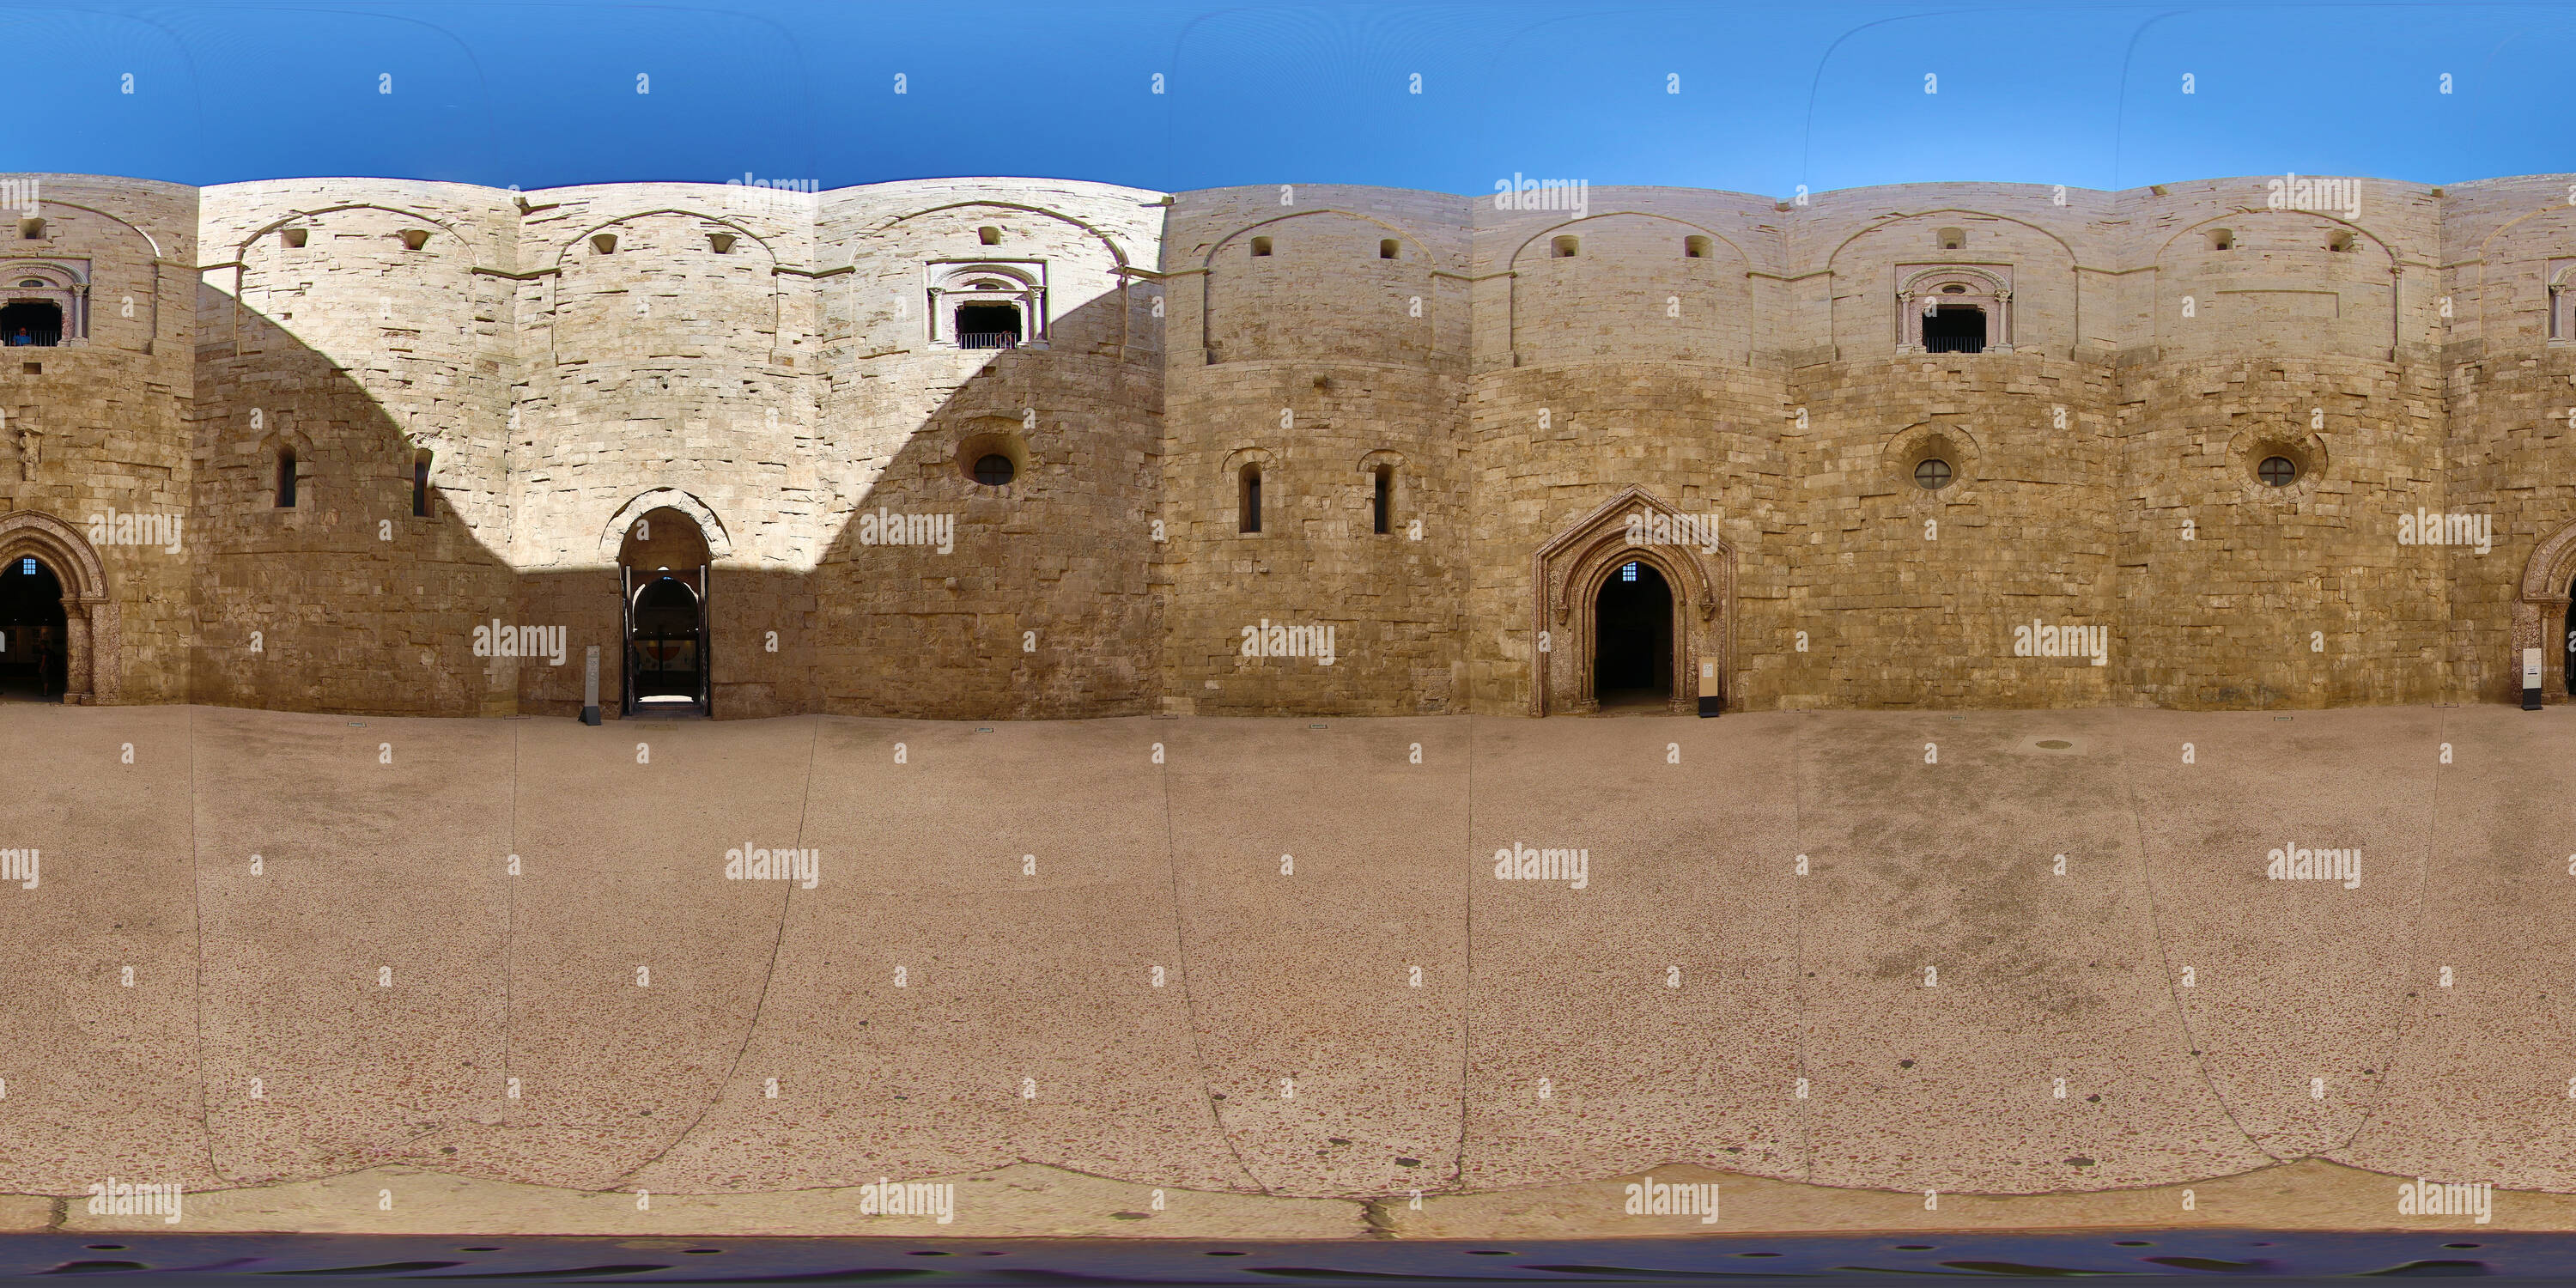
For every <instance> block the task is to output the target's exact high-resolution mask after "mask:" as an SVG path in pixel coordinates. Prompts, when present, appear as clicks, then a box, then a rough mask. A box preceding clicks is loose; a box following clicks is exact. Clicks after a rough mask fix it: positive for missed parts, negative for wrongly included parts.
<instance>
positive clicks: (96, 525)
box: [0, 174, 209, 702]
mask: <svg viewBox="0 0 2576 1288" xmlns="http://www.w3.org/2000/svg"><path fill="white" fill-rule="evenodd" d="M24 179H26V180H31V181H32V182H33V184H34V193H33V194H32V195H33V196H34V202H33V203H32V206H33V208H32V209H30V208H28V207H23V206H12V207H11V208H10V209H8V211H7V212H6V215H5V218H0V298H7V299H17V298H30V299H36V298H43V299H52V300H55V301H56V302H57V303H58V305H59V304H69V305H70V306H71V308H72V309H73V310H74V313H75V316H74V317H72V318H67V319H66V321H67V326H66V329H65V337H64V342H63V343H62V344H60V345H58V346H54V347H45V348H36V347H27V348H17V347H12V348H7V349H0V557H6V558H10V559H16V558H24V557H30V556H32V557H35V558H38V559H40V560H42V561H43V562H44V564H45V565H46V567H47V568H48V569H49V570H50V571H52V572H53V573H54V574H55V576H56V577H57V578H58V579H59V580H60V581H61V582H62V583H63V586H64V591H65V597H66V601H67V602H66V605H65V610H66V619H67V620H66V623H65V625H66V629H67V631H69V632H72V633H74V634H76V635H79V636H82V637H84V638H82V639H81V640H80V644H81V646H82V647H83V648H84V649H85V650H86V651H87V652H89V653H91V654H92V655H93V656H94V657H95V659H96V664H95V666H94V668H92V669H93V672H94V673H93V675H92V677H91V678H90V681H89V686H88V693H89V700H92V701H103V702H181V701H185V700H187V697H188V693H189V660H190V659H189V655H188V643H189V640H190V637H191V636H192V635H193V634H194V630H193V627H194V623H193V622H192V620H191V618H190V611H189V610H190V600H191V595H190V587H191V584H192V582H193V580H194V577H195V566H194V564H195V561H196V560H197V559H198V558H200V557H201V556H202V554H203V552H204V551H205V550H206V549H207V548H208V545H209V543H208V541H207V537H206V534H205V533H204V532H203V530H202V529H201V528H199V527H197V526H196V525H194V524H193V523H191V522H189V520H190V519H192V518H193V517H194V516H193V515H192V513H191V508H190V498H191V495H192V492H193V489H194V488H195V486H196V483H197V475H196V463H195V461H194V460H193V459H192V454H191V452H190V451H189V444H188V425H187V417H188V407H189V402H188V400H189V397H190V395H191V393H192V391H193V388H194V385H193V372H192V370H191V367H190V364H189V357H190V355H189V348H190V334H191V332H192V331H193V329H194V326H193V319H192V318H191V316H190V308H191V304H190V293H191V291H192V289H193V282H192V281H191V278H192V277H193V273H192V272H191V269H192V268H193V266H194V265H195V263H196V257H197V193H196V191H195V190H194V189H191V188H185V187H181V186H178V185H176V184H167V183H153V182H149V181H146V180H139V179H108V178H99V177H96V176H90V175H54V174H47V175H31V176H24ZM30 219H32V220H35V221H37V223H36V225H35V226H32V227H31V226H30V225H29V224H28V223H26V222H25V221H26V220H30ZM31 233H32V234H34V235H33V236H30V235H29V234H31ZM27 281H41V282H44V283H46V284H47V285H46V286H45V287H42V288H25V289H16V290H13V289H8V288H17V287H20V286H21V284H22V283H24V282H27ZM57 287H59V288H61V289H59V290H58V289H56V288H57ZM84 294H85V296H86V301H87V316H88V333H87V334H86V335H80V334H77V331H78V329H79V327H78V319H77V316H76V315H77V313H78V311H79V309H80V307H81V306H80V305H79V304H78V303H77V302H75V297H76V296H80V295H84ZM120 516H130V517H142V518H149V519H153V520H156V521H164V522H166V521H167V520H170V519H177V520H179V521H180V527H179V531H178V534H177V535H178V538H179V540H178V543H177V549H175V550H173V549H171V548H170V546H169V544H168V543H166V542H163V541H159V540H130V541H129V540H124V539H121V537H132V536H134V535H136V533H135V529H134V528H133V526H132V525H131V524H128V525H125V527H124V529H123V531H122V533H120V530H119V529H118V528H117V527H116V526H114V525H115V521H116V519H117V518H119V517H120ZM65 533H70V534H73V535H72V536H70V537H68V538H66V537H64V536H63V535H62V534H65ZM85 570H88V571H94V572H95V573H96V574H97V576H98V577H99V579H100V580H102V581H103V582H104V585H103V586H100V587H85V586H84V585H83V584H82V583H83V581H84V580H85V578H84V575H83V574H84V571H85ZM84 590H94V591H95V592H96V598H97V599H98V600H100V601H101V602H99V603H98V604H97V605H96V611H89V610H88V609H86V608H85V607H84V606H82V605H79V604H76V603H72V602H69V601H71V600H74V599H76V598H78V597H80V596H81V595H82V594H83V592H84ZM93 632H94V633H95V635H96V638H86V637H87V636H88V635H90V634H92V633H93ZM71 678H72V687H73V688H74V690H76V691H78V690H80V689H81V688H82V687H83V686H82V683H81V680H80V677H79V676H77V675H74V676H73V677H71Z"/></svg>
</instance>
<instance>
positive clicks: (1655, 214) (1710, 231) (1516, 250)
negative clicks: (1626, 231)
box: [1503, 210, 1753, 269]
mask: <svg viewBox="0 0 2576 1288" xmlns="http://www.w3.org/2000/svg"><path fill="white" fill-rule="evenodd" d="M1617 215H1633V216H1635V217H1637V218H1639V219H1660V220H1663V221H1664V222H1665V223H1668V224H1679V225H1680V226H1682V227H1684V228H1687V229H1689V230H1691V233H1692V234H1695V235H1700V236H1706V237H1710V238H1714V239H1715V240H1716V243H1717V244H1718V245H1720V246H1724V247H1726V248H1727V249H1728V250H1731V251H1734V252H1735V258H1736V260H1737V261H1738V262H1739V263H1742V264H1743V265H1745V267H1746V268H1748V269H1750V268H1751V267H1752V265H1753V257H1752V256H1750V255H1747V254H1745V253H1744V248H1743V247H1742V246H1739V245H1737V244H1736V242H1735V239H1734V238H1732V237H1729V236H1727V235H1726V234H1725V233H1722V232H1720V231H1718V230H1717V229H1715V228H1712V227H1710V226H1708V225H1707V224H1699V223H1693V222H1691V221H1690V220H1687V219H1684V218H1681V217H1680V216H1678V215H1668V214H1665V213H1663V212H1662V211H1658V210H1604V211H1601V212H1599V213H1597V214H1587V215H1583V216H1581V217H1580V218H1575V219H1567V220H1563V221H1561V222H1558V223H1554V224H1550V225H1548V226H1547V227H1545V228H1542V229H1539V230H1538V231H1537V232H1534V233H1532V234H1530V235H1529V236H1528V237H1526V238H1523V239H1522V241H1521V244H1520V245H1518V246H1515V247H1513V248H1512V253H1511V257H1510V258H1509V259H1506V260H1504V261H1503V262H1504V264H1506V265H1517V264H1519V263H1520V262H1521V257H1522V256H1523V255H1526V254H1528V253H1529V248H1530V247H1531V246H1532V245H1534V244H1536V243H1539V242H1542V241H1547V240H1549V239H1551V238H1554V237H1555V236H1557V235H1558V234H1560V233H1562V232H1564V231H1565V230H1566V229H1568V228H1571V227H1573V226H1574V225H1576V224H1587V223H1590V222H1592V221H1593V220H1595V219H1609V218H1611V217H1613V216H1617Z"/></svg>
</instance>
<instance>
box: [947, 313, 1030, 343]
mask: <svg viewBox="0 0 2576 1288" xmlns="http://www.w3.org/2000/svg"><path fill="white" fill-rule="evenodd" d="M957 347H958V348H960V349H1016V348H1019V347H1020V306H1019V305H1016V304H960V305H958V306H957Z"/></svg>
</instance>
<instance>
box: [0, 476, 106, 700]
mask: <svg viewBox="0 0 2576 1288" xmlns="http://www.w3.org/2000/svg"><path fill="white" fill-rule="evenodd" d="M29 559H33V560H35V561H36V567H37V568H38V569H40V570H41V574H42V577H43V579H44V580H43V581H37V580H31V581H28V582H27V583H25V585H24V587H23V588H20V589H18V590H17V591H16V593H17V594H18V595H20V596H22V597H23V599H22V602H24V600H29V599H31V600H32V601H33V602H34V603H35V604H36V605H37V606H38V607H37V610H36V611H37V614H38V616H39V617H40V618H41V621H42V624H49V625H51V626H52V627H53V634H52V639H51V641H50V647H51V649H52V650H53V652H52V657H53V665H54V666H55V668H56V670H55V671H54V673H53V677H52V679H51V682H50V684H49V685H47V686H46V695H47V697H48V698H58V699H60V700H61V701H63V702H67V703H73V704H89V703H111V702H114V701H116V698H117V694H118V693H119V692H120V691H121V687H122V681H123V678H124V668H123V666H122V664H121V662H120V660H119V659H120V658H121V657H122V654H123V641H124V632H123V630H122V628H121V626H120V625H119V622H120V620H121V618H120V615H119V613H118V611H117V605H116V601H115V600H114V599H111V598H109V596H108V593H107V568H106V566H105V565H103V564H102V563H100V562H99V558H98V552H97V551H96V550H93V549H91V548H90V544H89V541H88V540H87V539H86V538H84V537H82V536H81V534H80V530H79V529H77V528H74V527H73V526H72V525H70V524H68V523H65V522H63V521H62V520H60V519H57V518H55V517H54V516H52V515H50V514H45V513H42V512H40V511H36V510H17V511H12V512H9V513H6V514H0V571H5V572H6V573H7V574H8V575H10V576H14V577H33V576H36V574H30V573H29V572H28V571H27V561H28V560H29ZM47 581H49V582H50V585H51V589H50V598H48V592H47V589H46V586H45V582H47ZM8 642H9V645H10V648H11V649H12V650H13V651H14V650H15V649H16V648H17V647H18V646H19V643H20V640H19V637H18V634H17V632H16V630H15V629H14V628H13V629H11V630H10V637H9V641H8ZM35 642H36V641H32V640H31V641H29V643H30V644H31V645H32V644H34V643H35ZM30 660H31V661H32V654H31V655H30ZM23 674H25V675H27V676H28V677H29V678H30V679H31V680H32V679H33V678H34V675H35V673H34V672H32V671H30V672H25V673H23Z"/></svg>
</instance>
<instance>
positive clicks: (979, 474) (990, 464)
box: [975, 452, 1019, 487]
mask: <svg viewBox="0 0 2576 1288" xmlns="http://www.w3.org/2000/svg"><path fill="white" fill-rule="evenodd" d="M1018 473H1019V469H1018V467H1016V466H1014V465H1012V464H1011V458H1010V457H1007V456H1004V455H1002V454H1001V453H1000V452H987V453H985V454H984V455H982V456H979V457H976V458H975V481H976V482H978V483H981V484H983V485H984V486H986V487H1002V486H1004V485H1006V484H1008V483H1009V482H1010V481H1011V479H1012V478H1013V477H1014V476H1016V475H1017V474H1018Z"/></svg>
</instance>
